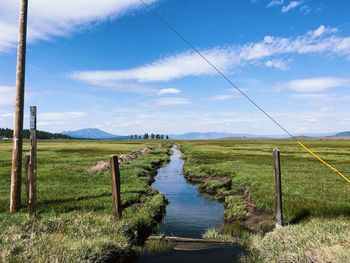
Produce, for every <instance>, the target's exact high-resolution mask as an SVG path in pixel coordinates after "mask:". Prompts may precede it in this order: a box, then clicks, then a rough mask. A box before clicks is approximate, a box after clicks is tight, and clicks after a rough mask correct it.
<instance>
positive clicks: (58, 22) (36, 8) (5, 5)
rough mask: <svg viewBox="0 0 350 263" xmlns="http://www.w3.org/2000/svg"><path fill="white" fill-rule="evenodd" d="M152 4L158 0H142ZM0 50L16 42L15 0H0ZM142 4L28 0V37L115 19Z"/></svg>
mask: <svg viewBox="0 0 350 263" xmlns="http://www.w3.org/2000/svg"><path fill="white" fill-rule="evenodd" d="M145 1H146V3H148V4H151V3H154V2H156V1H157V0H145ZM0 6H1V9H0V32H1V34H0V53H2V52H5V51H8V50H10V49H11V48H13V47H15V46H16V44H17V32H18V13H19V10H18V8H19V5H18V1H9V0H0ZM139 7H142V3H141V2H140V1H139V0H118V1H112V0H99V1H89V0H74V1H71V0H59V1H46V0H31V1H29V5H28V40H29V42H33V41H37V40H48V39H50V38H52V37H57V36H66V35H68V34H70V33H72V32H74V31H76V30H78V29H81V28H82V27H86V26H89V25H91V24H92V23H94V22H98V21H104V20H106V19H114V18H117V17H119V16H121V15H123V14H124V13H125V12H127V11H129V10H131V9H135V8H139Z"/></svg>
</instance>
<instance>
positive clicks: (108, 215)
mask: <svg viewBox="0 0 350 263" xmlns="http://www.w3.org/2000/svg"><path fill="white" fill-rule="evenodd" d="M153 144H156V142H151V141H132V142H131V141H122V142H121V141H39V142H38V183H37V185H38V186H37V189H38V193H37V197H38V212H39V215H38V217H39V218H38V220H36V221H34V222H33V221H32V220H30V219H28V216H27V209H26V208H25V207H23V209H22V210H21V212H20V213H18V214H10V213H9V212H8V210H9V190H10V174H11V169H10V165H11V151H12V149H11V147H12V144H11V143H10V142H0V262H83V261H87V262H88V261H101V260H103V259H106V258H108V257H114V258H116V259H118V258H119V259H120V258H123V257H128V256H130V255H131V256H132V254H133V253H134V252H133V249H132V247H133V245H134V244H135V243H136V241H137V239H140V238H141V237H142V235H143V234H145V233H143V232H145V231H146V230H149V228H150V227H152V225H154V223H155V221H154V219H155V217H157V216H158V215H159V213H161V212H162V209H163V207H164V205H165V201H164V199H163V196H162V195H160V194H159V193H157V192H156V191H154V190H153V189H152V188H151V187H150V186H149V185H148V183H147V181H148V180H149V177H150V175H151V174H152V173H153V174H154V172H155V168H156V167H157V166H159V165H160V164H161V163H164V162H166V161H167V159H168V149H169V146H170V144H169V145H167V146H164V147H162V148H157V149H156V150H155V151H153V152H152V153H149V154H145V155H142V156H141V157H139V158H138V159H136V160H134V161H132V162H131V163H130V164H127V165H125V166H123V167H122V168H121V180H122V187H121V191H122V193H121V195H122V201H123V207H124V210H123V220H121V221H119V222H114V220H113V217H112V197H111V184H110V180H111V179H110V175H109V172H108V171H106V172H101V173H97V174H89V173H88V172H87V168H88V167H90V166H92V165H94V164H96V163H97V162H98V161H101V160H106V159H108V157H109V155H111V154H118V155H120V154H125V153H128V152H130V151H132V150H137V149H142V148H144V147H147V146H150V145H153ZM157 144H159V142H157ZM28 147H29V145H28V143H25V145H24V152H27V151H28ZM22 204H23V205H24V204H25V188H24V186H23V188H22Z"/></svg>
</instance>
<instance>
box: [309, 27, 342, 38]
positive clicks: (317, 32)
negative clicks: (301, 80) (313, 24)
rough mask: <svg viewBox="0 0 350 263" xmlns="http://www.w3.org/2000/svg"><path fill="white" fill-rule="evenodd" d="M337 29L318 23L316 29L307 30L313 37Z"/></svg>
mask: <svg viewBox="0 0 350 263" xmlns="http://www.w3.org/2000/svg"><path fill="white" fill-rule="evenodd" d="M337 31H338V29H337V28H331V27H326V26H324V25H320V26H319V27H318V28H317V29H316V30H311V31H309V32H308V35H310V36H311V37H313V38H317V37H321V36H323V35H326V34H331V33H336V32H337Z"/></svg>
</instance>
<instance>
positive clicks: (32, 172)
mask: <svg viewBox="0 0 350 263" xmlns="http://www.w3.org/2000/svg"><path fill="white" fill-rule="evenodd" d="M36 148H37V138H36V107H35V106H31V107H30V162H29V175H28V178H29V187H28V188H29V189H28V190H29V196H28V210H29V216H30V217H35V216H36V168H37V165H36Z"/></svg>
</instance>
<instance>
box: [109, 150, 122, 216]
mask: <svg viewBox="0 0 350 263" xmlns="http://www.w3.org/2000/svg"><path fill="white" fill-rule="evenodd" d="M109 161H110V171H111V176H112V196H113V208H114V217H115V219H116V220H118V219H121V218H122V200H121V198H120V171H119V161H118V156H116V155H112V156H111V157H110V158H109Z"/></svg>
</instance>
